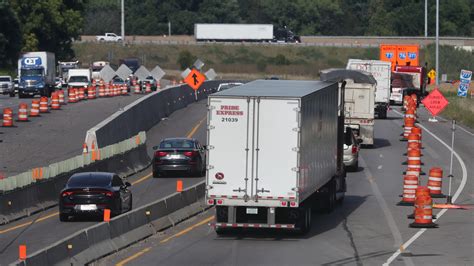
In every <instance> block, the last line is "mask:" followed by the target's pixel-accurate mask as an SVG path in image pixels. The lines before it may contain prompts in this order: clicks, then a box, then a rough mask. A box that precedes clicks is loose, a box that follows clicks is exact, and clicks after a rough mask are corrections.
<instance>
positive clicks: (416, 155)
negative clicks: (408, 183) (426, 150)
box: [407, 150, 421, 172]
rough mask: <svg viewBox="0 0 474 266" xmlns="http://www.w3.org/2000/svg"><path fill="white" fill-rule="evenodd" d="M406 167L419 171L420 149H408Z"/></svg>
mask: <svg viewBox="0 0 474 266" xmlns="http://www.w3.org/2000/svg"><path fill="white" fill-rule="evenodd" d="M407 165H408V168H411V169H416V170H418V171H420V172H421V152H420V150H410V151H409V152H408V160H407Z"/></svg>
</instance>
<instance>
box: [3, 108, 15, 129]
mask: <svg viewBox="0 0 474 266" xmlns="http://www.w3.org/2000/svg"><path fill="white" fill-rule="evenodd" d="M2 126H4V127H12V126H13V111H12V109H11V108H3V123H2Z"/></svg>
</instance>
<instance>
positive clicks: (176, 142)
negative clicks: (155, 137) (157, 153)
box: [160, 139, 194, 149]
mask: <svg viewBox="0 0 474 266" xmlns="http://www.w3.org/2000/svg"><path fill="white" fill-rule="evenodd" d="M169 148H194V142H193V141H192V140H187V139H170V140H164V141H162V142H161V143H160V149H169Z"/></svg>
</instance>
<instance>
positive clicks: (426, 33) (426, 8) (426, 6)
mask: <svg viewBox="0 0 474 266" xmlns="http://www.w3.org/2000/svg"><path fill="white" fill-rule="evenodd" d="M427 37H428V0H425V38H427Z"/></svg>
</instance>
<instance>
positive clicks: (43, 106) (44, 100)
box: [39, 96, 49, 113]
mask: <svg viewBox="0 0 474 266" xmlns="http://www.w3.org/2000/svg"><path fill="white" fill-rule="evenodd" d="M39 110H40V113H48V112H49V107H48V97H44V96H43V97H41V98H40V107H39Z"/></svg>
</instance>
